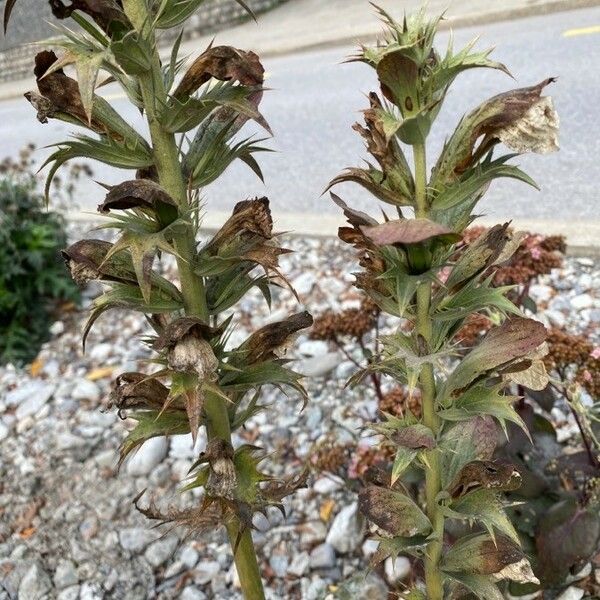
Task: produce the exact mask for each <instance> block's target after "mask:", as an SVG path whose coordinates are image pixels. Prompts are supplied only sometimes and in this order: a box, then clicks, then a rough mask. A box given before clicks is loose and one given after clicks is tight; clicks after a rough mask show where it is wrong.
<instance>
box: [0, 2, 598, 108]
mask: <svg viewBox="0 0 600 600" xmlns="http://www.w3.org/2000/svg"><path fill="white" fill-rule="evenodd" d="M595 6H600V0H549V1H548V2H546V3H545V4H543V5H541V6H540V5H538V6H522V7H518V8H517V7H513V8H509V9H500V10H496V11H490V12H476V13H469V14H466V15H459V16H454V17H448V18H446V19H444V20H443V21H442V22H441V23H440V29H452V28H453V29H459V28H464V27H473V26H476V25H483V24H489V23H499V22H502V21H510V20H513V19H525V18H527V17H534V16H544V15H548V14H554V13H557V12H564V11H569V10H580V9H584V8H593V7H595ZM274 10H277V9H274ZM224 31H227V30H224ZM380 33H381V31H380V28H379V25H378V24H377V23H376V22H374V23H373V24H372V25H371V24H369V25H368V27H367V28H366V29H365V31H364V32H362V33H361V32H358V33H356V32H354V33H352V34H351V35H350V34H345V33H342V34H340V35H339V36H337V37H336V38H334V39H327V40H319V41H311V42H304V43H303V42H302V41H301V40H300V41H298V40H296V41H292V43H290V44H289V45H287V46H283V47H279V48H264V49H262V50H261V52H260V55H261V57H263V58H265V57H266V58H270V57H280V56H286V55H289V54H294V53H301V52H310V51H314V50H318V49H324V48H336V47H339V46H346V45H356V44H361V43H362V44H364V43H368V42H372V41H373V40H374V39H375V38H377V36H378V35H379V34H380ZM33 86H35V80H34V78H33V77H31V78H27V79H20V80H16V81H11V82H4V83H1V84H0V101H2V100H10V99H13V98H18V97H19V96H22V95H23V94H24V93H25V92H27V91H28V90H30V89H31V88H32V87H33ZM3 88H5V89H3Z"/></svg>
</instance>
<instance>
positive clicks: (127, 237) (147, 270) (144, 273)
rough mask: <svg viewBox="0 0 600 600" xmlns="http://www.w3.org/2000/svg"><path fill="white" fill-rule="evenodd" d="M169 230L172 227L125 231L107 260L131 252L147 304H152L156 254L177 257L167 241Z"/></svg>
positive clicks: (107, 256)
mask: <svg viewBox="0 0 600 600" xmlns="http://www.w3.org/2000/svg"><path fill="white" fill-rule="evenodd" d="M169 230H170V227H167V228H165V229H163V230H160V231H144V230H143V229H142V230H138V231H136V230H133V229H128V230H125V231H124V232H123V234H122V235H121V236H120V237H119V239H118V240H117V241H116V242H115V243H114V244H113V246H112V248H111V249H110V251H109V252H108V254H107V255H106V258H105V260H110V258H111V257H112V256H113V255H114V254H116V253H117V252H121V251H123V250H129V253H130V255H131V261H132V263H133V268H134V269H135V274H136V277H137V281H138V285H139V286H140V290H141V292H142V296H143V298H144V301H145V302H150V294H151V289H152V277H151V276H152V265H153V264H154V258H155V257H156V254H157V253H158V252H159V251H163V252H166V253H168V254H172V255H173V256H177V252H176V251H175V248H174V247H173V246H172V245H171V243H170V242H169V241H168V239H167V238H168V237H169Z"/></svg>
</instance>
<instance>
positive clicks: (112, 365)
mask: <svg viewBox="0 0 600 600" xmlns="http://www.w3.org/2000/svg"><path fill="white" fill-rule="evenodd" d="M287 242H288V243H287V245H288V246H290V247H291V248H292V249H293V250H295V251H296V252H295V253H294V254H291V255H286V256H283V257H282V265H281V266H282V271H283V272H284V273H287V274H288V275H289V277H290V280H291V281H292V282H294V283H295V285H296V287H297V288H298V292H299V295H300V299H301V304H300V305H299V304H298V303H297V301H296V300H295V299H294V297H293V296H292V295H291V294H290V293H289V292H288V291H286V290H284V289H282V290H276V291H275V293H274V297H273V307H274V310H273V312H271V313H269V311H268V309H267V307H266V306H265V304H264V302H262V301H261V299H260V296H259V294H258V293H256V294H254V293H253V294H251V295H249V296H248V297H246V298H244V300H243V301H242V302H241V303H240V305H239V307H238V308H239V311H240V312H238V314H237V315H236V323H237V325H236V329H235V331H234V335H233V336H232V342H231V343H233V341H234V340H235V341H236V342H238V343H239V342H241V341H243V339H245V337H246V336H247V335H248V332H249V331H250V330H252V329H254V328H256V327H259V326H261V325H264V324H266V323H267V322H273V321H275V320H278V319H282V318H285V317H286V316H287V315H288V314H290V313H292V312H297V311H299V310H302V309H304V308H306V309H307V310H309V311H310V312H312V313H313V314H319V313H321V312H323V311H324V310H326V309H334V310H338V309H343V308H348V307H351V306H356V304H357V301H358V295H357V292H356V291H355V290H354V289H353V288H352V285H351V283H350V282H351V280H352V277H350V276H348V274H349V273H351V272H352V271H353V270H355V267H356V264H355V260H354V258H353V255H352V253H351V251H349V250H348V249H346V248H343V247H342V246H341V245H340V244H339V243H338V242H337V241H335V240H331V239H322V240H316V239H300V238H294V239H290V240H287ZM599 288H600V271H599V270H598V269H597V268H595V267H594V263H593V262H590V261H589V260H584V259H575V258H573V259H568V260H567V261H566V263H565V266H564V268H562V269H559V270H556V271H554V272H553V273H552V274H550V275H548V276H545V277H542V278H540V281H539V282H538V283H537V284H536V286H534V287H533V288H532V290H531V293H532V295H533V296H534V297H535V299H536V300H539V301H540V303H541V306H542V310H541V311H540V312H539V313H538V314H537V315H536V318H538V319H540V320H541V321H542V322H545V323H546V324H551V323H558V322H561V323H564V325H565V327H566V328H567V329H569V330H570V331H572V332H574V333H586V334H588V335H590V336H592V337H594V336H595V337H594V339H595V341H596V343H597V342H598V322H599V321H600V294H599ZM94 293H97V287H95V288H91V289H90V290H88V291H87V292H86V294H85V302H84V304H86V305H89V302H90V300H91V298H92V297H93V294H94ZM85 319H86V314H85V311H77V312H73V313H66V314H64V315H62V316H61V321H60V323H61V325H58V324H55V326H54V327H53V328H52V333H53V337H52V339H51V340H50V341H49V342H48V343H46V344H45V345H44V347H43V348H42V350H41V352H40V354H39V356H38V357H37V360H36V365H37V367H36V369H35V374H32V370H31V369H29V368H17V367H14V366H11V365H8V366H4V367H0V441H1V442H2V443H1V445H0V482H1V485H0V514H1V515H2V516H1V518H0V599H1V600H5V599H6V600H8V599H12V598H16V597H17V593H18V594H19V598H23V599H27V600H30V599H34V598H47V597H49V598H57V599H59V600H75V599H76V598H80V599H95V598H101V599H103V598H107V599H108V598H111V599H116V600H145V599H154V598H157V599H158V598H160V599H164V600H171V599H175V598H181V599H182V600H213V599H218V600H234V599H235V600H239V599H241V594H240V590H239V581H238V578H237V574H236V572H235V568H234V566H233V563H232V558H231V554H230V551H229V547H228V543H227V539H226V536H225V535H224V534H223V533H222V532H221V533H215V534H212V535H203V536H201V537H199V538H198V539H189V540H184V539H182V537H183V535H182V532H179V531H176V530H173V531H168V532H165V531H160V530H156V529H151V524H150V523H149V522H148V521H147V520H146V519H145V517H143V516H142V515H141V514H139V513H138V512H137V511H136V510H135V509H134V507H133V505H132V499H133V498H134V497H135V496H136V495H137V494H138V493H139V492H140V491H141V490H143V489H145V488H147V490H148V491H147V497H150V496H152V497H154V498H156V499H157V500H158V501H159V503H160V505H161V506H163V505H164V506H167V505H174V506H177V507H180V508H183V507H186V506H190V505H192V504H193V503H197V497H196V496H195V495H194V494H193V493H184V494H181V493H179V492H178V487H179V482H180V481H181V480H182V478H184V477H185V476H186V474H187V471H188V469H189V468H190V466H191V465H192V463H193V462H194V460H195V458H196V457H197V455H198V453H199V452H201V451H202V450H203V449H204V445H205V441H206V440H205V438H204V437H203V436H202V435H200V436H199V440H198V443H197V445H196V447H195V448H194V447H192V441H191V437H190V436H178V437H175V438H172V439H170V440H168V441H167V440H162V441H157V442H153V443H152V444H145V445H144V446H143V447H142V448H141V450H140V451H139V453H138V455H137V456H136V457H134V459H133V460H132V461H130V462H129V463H128V464H126V465H125V466H124V467H123V468H122V469H121V472H120V473H119V472H117V456H118V454H117V449H118V447H119V445H120V442H121V441H122V440H123V438H124V436H125V434H126V431H127V429H128V428H130V427H131V426H132V423H131V422H129V421H127V420H125V421H121V420H120V419H119V418H118V417H117V416H116V415H115V414H114V413H111V412H105V411H104V409H103V406H104V403H105V401H106V398H107V396H108V392H109V389H110V384H111V381H112V379H113V378H114V377H116V376H117V375H118V374H119V373H122V372H124V371H128V370H142V369H144V368H145V367H146V363H145V361H146V360H147V358H148V356H149V354H148V351H147V349H146V347H145V346H144V345H142V344H140V341H139V337H138V336H140V335H144V334H145V333H147V332H148V326H147V324H146V322H145V321H144V319H143V317H142V316H140V315H137V314H133V313H128V312H114V313H109V314H107V315H104V316H102V317H101V318H100V319H99V320H98V321H97V323H96V326H95V328H94V329H93V330H92V333H91V334H90V336H89V339H88V343H87V347H88V349H89V353H88V354H86V355H84V354H83V353H82V351H81V329H82V326H83V323H84V321H85ZM394 325H396V323H395V322H394V321H393V320H391V319H390V320H387V321H386V322H385V323H383V327H382V330H383V331H386V330H388V331H389V330H390V329H391V328H392V327H394ZM348 351H349V353H350V355H351V356H353V357H356V356H358V352H359V351H358V349H357V348H348ZM289 358H292V359H297V361H298V362H297V363H296V367H297V368H298V369H299V370H301V371H303V372H304V373H306V374H307V379H306V385H307V388H308V392H309V396H310V398H311V401H310V404H309V405H308V407H307V408H306V409H305V410H304V412H300V408H301V402H300V401H299V399H297V398H294V397H292V398H286V397H285V396H284V395H283V394H281V392H279V391H278V390H271V391H269V392H268V393H266V394H265V398H264V399H263V400H264V402H265V403H268V404H270V408H269V412H268V414H267V413H261V414H258V415H256V416H255V417H253V418H252V419H251V420H250V421H249V422H248V424H247V428H246V429H245V430H243V431H240V432H238V433H237V435H236V443H253V444H259V445H261V446H263V447H264V448H265V449H266V450H267V451H268V452H270V453H272V457H273V458H272V461H270V463H269V468H270V470H271V473H272V474H273V475H274V476H281V475H284V474H286V473H292V472H296V471H298V470H300V469H302V467H303V466H304V463H305V461H306V460H308V458H309V457H310V455H311V449H312V448H313V446H314V444H318V443H320V442H322V441H324V440H326V439H328V437H329V436H331V435H334V436H335V437H336V438H337V440H338V441H339V442H340V443H347V442H348V443H356V442H357V441H358V440H359V437H360V435H361V431H360V430H361V427H362V425H363V424H364V421H365V419H372V418H374V417H375V415H376V410H377V404H376V402H375V401H374V399H373V396H372V393H371V391H370V389H369V388H367V387H364V388H357V389H355V390H352V389H346V388H345V387H344V382H345V379H346V378H347V377H349V376H350V375H351V374H352V372H353V370H354V367H353V365H352V362H351V361H349V360H346V359H345V358H344V357H341V356H340V355H339V354H338V353H337V352H336V349H335V348H334V347H331V346H327V345H324V344H323V343H321V342H319V343H315V342H314V341H311V340H309V338H308V336H307V334H306V333H305V332H303V333H301V335H300V336H299V338H298V340H297V341H296V345H295V347H294V348H292V349H291V350H290V353H289ZM558 410H561V409H560V407H558ZM555 416H558V415H555ZM560 418H561V419H562V421H561V428H560V430H561V432H562V433H561V434H560V435H561V436H562V437H561V439H567V440H568V439H569V437H571V436H572V435H573V432H574V430H573V423H571V422H570V417H569V415H568V414H567V412H566V411H564V412H561V415H560ZM132 465H133V466H132ZM355 502H356V494H355V493H354V492H353V491H351V489H349V487H347V486H346V485H345V484H344V482H343V481H341V480H339V479H336V478H325V477H322V476H316V477H315V478H313V479H312V480H311V481H310V484H309V488H308V489H307V490H303V491H301V492H299V493H298V494H296V495H295V496H294V497H292V498H291V499H288V500H286V501H285V503H284V504H285V508H286V514H287V518H286V519H283V517H282V515H281V514H280V513H279V512H278V511H276V510H273V511H269V512H268V519H262V520H261V519H259V520H257V522H256V524H257V528H258V531H255V532H253V536H254V539H255V542H256V545H257V547H258V548H259V559H260V561H261V568H262V571H263V573H266V574H267V579H266V583H267V594H268V597H269V598H271V599H282V600H288V599H289V600H295V599H302V600H310V599H311V598H312V599H315V600H316V599H317V598H323V597H325V596H326V594H327V592H328V590H329V589H330V586H338V587H339V586H342V587H340V589H342V588H343V589H347V590H350V593H351V594H355V595H351V596H349V597H352V598H382V597H384V596H383V594H384V593H385V590H386V584H385V582H384V581H383V579H382V576H383V574H384V573H383V571H382V572H380V574H377V573H371V574H370V575H369V576H368V577H366V578H365V572H366V568H367V565H368V561H369V558H370V556H371V555H372V553H373V552H374V550H375V547H376V546H375V544H374V543H373V542H367V541H365V540H366V537H367V535H368V533H367V531H366V529H365V528H364V526H363V524H362V522H361V520H360V519H359V517H358V515H357V513H356V506H355ZM325 509H327V510H325ZM165 535H166V537H164V536H165ZM326 540H327V541H326ZM395 566H396V569H393V570H390V566H389V567H388V577H389V578H398V573H397V571H398V570H399V569H398V567H400V566H401V567H402V569H400V571H401V573H402V574H404V572H405V571H406V569H407V565H406V562H405V561H401V562H400V563H397V564H396V565H395Z"/></svg>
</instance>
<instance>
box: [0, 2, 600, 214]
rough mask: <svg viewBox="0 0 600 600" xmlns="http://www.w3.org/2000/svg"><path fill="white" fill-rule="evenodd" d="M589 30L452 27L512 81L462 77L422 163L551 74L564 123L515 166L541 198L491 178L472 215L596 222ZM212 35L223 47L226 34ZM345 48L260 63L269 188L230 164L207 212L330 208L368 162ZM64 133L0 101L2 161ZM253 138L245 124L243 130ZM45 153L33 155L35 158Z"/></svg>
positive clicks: (548, 21)
mask: <svg viewBox="0 0 600 600" xmlns="http://www.w3.org/2000/svg"><path fill="white" fill-rule="evenodd" d="M598 26H600V8H593V9H585V10H577V11H572V12H564V13H557V14H552V15H549V16H542V17H533V18H528V19H522V20H517V21H511V22H505V23H499V24H491V25H488V26H484V27H479V28H477V29H476V30H475V29H461V30H459V31H457V32H455V40H456V44H457V45H458V44H464V43H465V42H466V41H468V40H469V39H471V38H472V37H474V36H475V35H477V34H481V40H480V42H479V47H481V48H484V47H487V46H496V47H497V50H496V52H495V54H494V56H495V58H496V59H497V60H500V61H502V62H504V63H505V64H507V65H508V66H509V68H510V69H511V72H512V73H513V75H514V77H515V79H516V82H515V81H513V80H511V79H510V78H509V77H507V76H506V75H503V74H502V73H500V72H495V71H491V70H490V71H486V70H480V71H478V72H470V73H466V74H463V75H461V76H460V78H459V79H458V80H457V83H456V84H455V86H454V87H453V89H452V91H451V93H450V95H449V97H448V99H447V101H446V103H445V106H444V108H443V110H442V113H441V116H440V118H439V120H438V123H437V125H436V127H435V128H434V130H433V132H432V137H431V143H430V146H429V150H428V153H429V156H430V157H435V156H436V155H437V152H438V151H439V149H440V147H441V145H442V143H443V140H444V137H445V136H446V135H447V134H448V133H450V132H451V131H452V130H453V128H454V127H455V125H456V123H457V121H458V118H459V117H460V115H461V114H462V113H463V112H465V111H467V110H470V109H471V108H472V107H474V106H476V105H477V104H478V103H480V102H481V101H483V100H484V99H486V98H488V97H490V96H492V95H494V94H496V93H499V92H501V91H505V90H507V89H510V88H513V87H522V86H526V85H531V84H534V83H537V82H539V81H540V80H541V79H543V78H545V77H547V76H558V77H559V79H558V82H557V83H555V84H554V85H552V86H551V88H549V89H548V93H549V94H551V95H552V96H553V97H554V100H555V104H556V107H557V110H558V112H559V114H560V117H561V150H560V152H558V153H556V154H552V155H548V156H538V155H532V156H524V157H521V158H519V160H518V162H519V163H520V165H521V166H522V167H523V168H525V170H526V171H527V172H528V173H529V174H530V175H531V176H532V177H533V178H534V179H535V180H536V181H537V182H538V183H539V184H540V186H541V188H542V190H541V192H537V191H536V190H534V189H532V188H528V187H526V186H525V185H524V184H519V183H516V182H511V181H509V180H500V181H499V182H496V183H495V184H494V185H493V187H492V189H491V190H490V192H489V194H488V196H487V197H486V199H485V200H484V201H483V203H482V205H481V210H480V211H479V212H480V213H484V214H486V215H488V216H489V217H491V218H497V219H498V220H500V219H504V218H511V217H514V218H527V219H543V220H553V221H568V220H576V221H595V222H596V223H597V222H598V221H600V216H599V211H598V196H599V191H598V190H599V187H598V181H599V180H600V161H599V160H598V157H599V156H600V127H599V123H600V102H599V101H600V71H599V69H598V64H600V27H598ZM565 34H566V35H565ZM220 39H221V40H225V39H226V35H225V34H222V35H221V36H220ZM446 40H447V34H445V33H444V34H441V35H440V47H443V46H442V45H443V44H445V43H446ZM351 52H352V48H347V47H343V48H334V49H326V50H321V51H314V52H306V53H299V54H296V55H291V56H285V57H278V58H272V59H268V60H266V61H265V66H266V69H267V72H268V73H269V80H268V82H267V85H268V86H269V87H270V88H272V90H273V91H270V92H268V93H267V94H266V95H265V99H264V101H263V105H262V112H263V114H264V115H265V116H266V118H267V119H268V121H269V122H270V123H271V126H272V128H273V130H274V132H275V138H274V139H273V140H271V141H270V142H269V145H270V147H271V148H273V149H274V150H276V151H277V152H276V153H272V154H264V155H263V156H259V159H260V161H261V164H262V165H263V169H264V172H265V177H266V186H263V185H262V184H261V183H260V181H258V180H257V179H256V178H255V176H254V175H253V174H252V173H251V172H249V170H248V169H247V167H245V166H244V165H235V166H233V167H231V168H230V169H229V170H228V171H227V173H226V174H225V176H224V177H223V178H222V179H221V180H220V181H219V182H218V183H217V184H213V185H212V186H210V187H208V188H207V189H206V190H204V198H205V201H206V205H207V208H208V209H209V210H210V209H214V210H219V211H221V210H228V209H230V208H231V207H232V206H233V204H234V203H235V202H237V201H239V200H241V199H244V198H246V197H248V196H253V195H268V196H269V197H270V198H271V202H272V205H273V207H274V209H275V210H276V211H277V212H293V213H302V212H311V213H313V214H322V213H333V214H336V213H337V212H338V209H337V207H335V206H334V205H333V204H332V203H331V202H330V200H329V199H328V198H327V197H325V196H323V197H322V196H321V192H322V190H323V189H324V187H325V186H326V184H327V182H328V181H329V180H330V179H331V178H332V177H334V176H335V175H336V174H337V173H338V172H339V171H340V170H341V169H342V168H344V167H347V166H353V165H360V163H361V160H362V159H363V158H366V153H365V151H364V146H363V144H362V141H361V139H360V138H359V136H358V135H357V134H356V133H354V132H353V131H352V130H351V125H352V123H353V122H354V121H355V120H357V119H358V118H359V117H360V114H359V111H360V109H362V108H364V107H365V106H366V98H365V94H366V93H367V92H368V91H369V90H371V89H375V87H376V82H375V77H374V73H373V71H372V70H371V69H369V68H368V67H366V66H364V65H361V64H358V63H352V64H341V62H342V61H343V59H344V57H345V56H347V55H348V54H350V53H351ZM112 100H113V103H114V106H115V107H116V108H117V109H118V110H120V111H121V112H122V113H123V114H124V115H126V117H127V118H128V120H129V121H130V122H141V121H140V118H139V114H137V113H136V111H134V110H133V109H132V108H131V107H129V106H128V105H127V102H126V101H125V100H124V99H123V98H122V97H119V96H118V95H116V96H113V98H112ZM72 129H73V127H72V126H68V125H64V124H61V123H59V122H56V121H54V122H51V123H50V124H48V125H40V124H39V123H38V122H37V120H36V119H35V114H34V112H33V110H32V109H31V107H30V106H29V104H28V103H27V102H26V101H25V100H20V99H15V100H9V101H4V102H1V103H0V139H2V140H3V142H2V153H3V154H13V153H15V152H16V151H18V149H19V148H20V147H21V146H23V145H24V144H25V143H27V142H33V143H35V144H36V145H37V146H45V145H48V144H51V143H55V142H58V141H60V140H61V139H63V138H64V136H65V134H67V133H68V132H69V131H71V130H72ZM251 131H252V127H250V128H249V129H247V132H248V133H249V132H251ZM43 155H44V151H40V158H43ZM432 160H433V159H432ZM93 168H94V171H95V177H94V178H95V179H97V180H101V181H103V182H106V183H116V182H118V181H121V180H123V179H124V178H126V177H127V173H126V172H116V171H114V170H112V169H110V168H108V167H104V166H102V165H94V167H93ZM338 193H340V195H342V196H343V197H344V198H345V199H346V200H347V201H349V202H351V204H352V205H354V206H356V207H361V208H363V209H371V210H373V209H374V208H375V207H376V205H377V203H376V201H375V200H374V199H372V198H371V197H370V196H369V195H368V194H367V193H366V192H363V191H362V190H361V189H360V188H357V187H354V186H343V187H342V186H340V187H339V188H338ZM101 196H102V190H101V188H99V187H98V186H97V185H95V184H93V183H88V184H86V185H85V186H83V188H82V189H81V190H80V192H79V194H78V198H77V202H78V204H79V205H80V207H81V208H83V209H87V210H89V209H93V208H94V207H95V206H96V204H97V203H98V202H99V201H100V199H101Z"/></svg>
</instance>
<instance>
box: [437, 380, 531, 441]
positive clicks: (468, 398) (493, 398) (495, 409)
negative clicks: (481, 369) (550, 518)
mask: <svg viewBox="0 0 600 600" xmlns="http://www.w3.org/2000/svg"><path fill="white" fill-rule="evenodd" d="M503 388H504V385H503V384H500V385H497V386H493V387H487V386H485V385H476V386H473V387H472V388H469V389H468V390H467V391H466V392H464V393H463V394H461V395H460V396H459V397H458V398H457V399H456V400H455V401H454V404H453V405H452V406H451V407H450V408H445V409H442V410H440V411H439V412H438V415H439V416H440V417H441V418H442V419H445V420H447V421H464V420H468V419H470V418H472V417H475V416H485V415H489V416H491V417H494V418H495V419H497V421H498V423H499V424H500V426H501V427H502V429H503V430H504V432H506V422H507V421H511V422H512V423H515V424H516V425H518V426H519V427H521V429H523V431H524V432H526V433H527V426H526V425H525V423H524V422H523V419H521V417H520V416H519V415H518V413H517V412H516V410H515V409H514V407H513V404H514V402H516V401H517V400H518V398H517V397H516V396H506V395H504V394H503V393H502V392H503Z"/></svg>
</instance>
